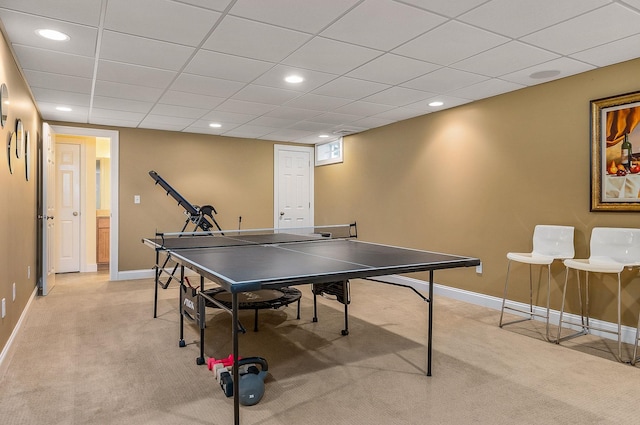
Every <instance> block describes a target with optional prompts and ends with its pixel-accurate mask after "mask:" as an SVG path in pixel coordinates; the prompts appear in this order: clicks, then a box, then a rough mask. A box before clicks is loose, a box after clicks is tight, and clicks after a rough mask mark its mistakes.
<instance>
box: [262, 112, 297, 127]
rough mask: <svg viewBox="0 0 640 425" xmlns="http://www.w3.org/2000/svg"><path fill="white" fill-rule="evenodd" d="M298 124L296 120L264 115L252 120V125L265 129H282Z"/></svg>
mask: <svg viewBox="0 0 640 425" xmlns="http://www.w3.org/2000/svg"><path fill="white" fill-rule="evenodd" d="M296 122H298V120H296V119H285V118H276V117H269V116H266V115H263V116H261V117H258V118H256V119H254V120H251V125H260V126H263V127H272V128H281V127H288V126H290V125H293V124H295V123H296Z"/></svg>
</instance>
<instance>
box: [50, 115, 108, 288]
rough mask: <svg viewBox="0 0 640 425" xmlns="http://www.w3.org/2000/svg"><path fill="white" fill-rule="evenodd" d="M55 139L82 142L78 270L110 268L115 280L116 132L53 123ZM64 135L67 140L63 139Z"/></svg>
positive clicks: (88, 270) (87, 270)
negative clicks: (89, 140)
mask: <svg viewBox="0 0 640 425" xmlns="http://www.w3.org/2000/svg"><path fill="white" fill-rule="evenodd" d="M52 128H53V129H54V131H55V133H56V140H68V139H69V138H71V139H73V138H77V139H78V140H81V139H82V138H83V137H84V138H90V139H91V142H89V143H85V142H81V143H80V144H81V163H83V166H82V173H81V174H82V176H81V179H80V188H79V191H80V193H81V194H84V195H85V196H84V197H82V198H81V202H80V213H79V214H80V217H82V220H81V224H80V229H81V230H80V233H81V235H82V237H81V238H80V242H79V243H80V246H79V250H80V270H79V271H80V272H90V271H96V270H107V269H108V270H109V279H110V280H118V214H117V211H118V202H117V200H118V144H119V137H118V136H119V133H118V132H117V131H111V130H101V129H90V128H83V127H67V126H52ZM65 137H66V139H65Z"/></svg>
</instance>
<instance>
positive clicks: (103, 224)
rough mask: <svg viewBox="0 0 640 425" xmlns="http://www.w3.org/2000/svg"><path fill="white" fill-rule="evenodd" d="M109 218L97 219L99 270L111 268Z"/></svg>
mask: <svg viewBox="0 0 640 425" xmlns="http://www.w3.org/2000/svg"><path fill="white" fill-rule="evenodd" d="M109 220H110V218H109V217H96V263H98V270H101V269H106V268H108V267H109V226H110V221H109Z"/></svg>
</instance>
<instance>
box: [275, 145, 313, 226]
mask: <svg viewBox="0 0 640 425" xmlns="http://www.w3.org/2000/svg"><path fill="white" fill-rule="evenodd" d="M275 150H276V152H275V161H276V164H275V167H274V168H275V170H276V173H275V176H276V181H275V182H274V185H275V187H274V195H275V199H274V206H275V208H274V213H275V216H274V222H275V225H274V227H276V228H292V227H311V226H313V196H312V194H313V166H312V163H313V148H305V147H294V146H281V145H276V147H275Z"/></svg>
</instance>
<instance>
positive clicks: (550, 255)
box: [499, 224, 574, 340]
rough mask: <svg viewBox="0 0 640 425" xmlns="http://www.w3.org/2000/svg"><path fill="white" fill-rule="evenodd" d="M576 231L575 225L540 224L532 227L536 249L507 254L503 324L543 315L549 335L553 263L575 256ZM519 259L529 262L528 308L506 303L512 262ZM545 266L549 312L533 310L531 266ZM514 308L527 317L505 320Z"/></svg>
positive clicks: (520, 261)
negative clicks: (506, 314)
mask: <svg viewBox="0 0 640 425" xmlns="http://www.w3.org/2000/svg"><path fill="white" fill-rule="evenodd" d="M573 234H574V228H573V227H572V226H555V225H542V224H539V225H537V226H536V227H535V228H534V230H533V251H531V252H528V253H522V252H509V253H507V259H508V260H509V262H508V264H507V278H506V280H505V282H504V295H503V297H502V309H501V311H500V324H499V326H500V327H503V326H506V325H510V324H513V323H519V322H523V321H525V320H532V319H533V318H534V317H541V318H544V319H545V320H546V322H547V323H546V337H547V340H550V338H549V297H550V292H551V263H553V262H554V261H555V260H564V259H567V258H573V256H574V247H573ZM512 261H516V262H519V263H525V264H529V309H528V310H523V309H521V308H518V307H516V306H514V305H513V303H512V305H508V304H507V287H508V285H509V273H510V271H511V262H512ZM534 265H538V266H546V267H547V300H546V313H545V314H540V313H536V312H535V311H534V309H533V277H532V270H531V268H532V266H534ZM505 310H511V311H515V312H519V313H524V314H526V315H527V316H528V317H526V318H523V319H519V320H513V321H511V322H506V323H505V322H503V318H504V311H505Z"/></svg>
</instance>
